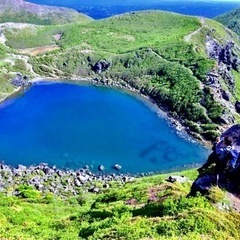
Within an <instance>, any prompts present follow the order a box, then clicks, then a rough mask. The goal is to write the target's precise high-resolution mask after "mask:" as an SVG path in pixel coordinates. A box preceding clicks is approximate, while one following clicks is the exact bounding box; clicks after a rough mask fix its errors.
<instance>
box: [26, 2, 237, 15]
mask: <svg viewBox="0 0 240 240" xmlns="http://www.w3.org/2000/svg"><path fill="white" fill-rule="evenodd" d="M29 1H30V2H33V3H38V4H45V5H51V6H62V7H68V8H73V9H75V10H77V11H79V12H82V13H84V14H87V15H88V16H90V17H92V18H94V19H102V18H106V17H110V16H113V15H116V14H121V13H125V12H129V11H139V10H154V9H158V10H164V11H172V12H177V13H181V14H186V15H194V16H203V17H208V18H213V17H215V16H218V15H220V14H223V13H225V12H227V11H230V10H232V9H235V8H238V7H240V2H236V1H235V2H234V1H233V2H218V1H186V0H182V1H176V0H173V1H169V0H167V1H166V0H161V1H160V0H148V1H146V0H145V1H144V0H134V1H133V0H128V1H121V0H112V1H109V0H106V1H105V0H101V1H97V0H88V1H85V0H62V1H58V0H29Z"/></svg>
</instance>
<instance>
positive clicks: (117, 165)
mask: <svg viewBox="0 0 240 240" xmlns="http://www.w3.org/2000/svg"><path fill="white" fill-rule="evenodd" d="M113 168H114V169H116V170H121V169H122V166H121V165H119V164H115V165H114V166H113Z"/></svg>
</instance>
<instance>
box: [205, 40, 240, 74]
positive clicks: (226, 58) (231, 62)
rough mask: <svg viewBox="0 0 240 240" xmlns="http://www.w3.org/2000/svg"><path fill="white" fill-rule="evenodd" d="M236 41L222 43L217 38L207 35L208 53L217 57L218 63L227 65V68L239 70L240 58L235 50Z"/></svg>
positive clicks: (214, 57) (213, 57)
mask: <svg viewBox="0 0 240 240" xmlns="http://www.w3.org/2000/svg"><path fill="white" fill-rule="evenodd" d="M233 47H234V42H232V41H229V42H226V43H225V45H220V44H219V43H218V42H217V40H215V39H214V38H212V37H210V36H207V39H206V49H207V54H208V56H209V57H210V58H212V59H215V60H217V61H218V63H219V64H220V63H223V64H224V65H226V66H227V70H228V71H230V70H231V69H234V70H238V66H239V63H240V61H239V59H238V56H237V55H236V54H235V53H234V51H233Z"/></svg>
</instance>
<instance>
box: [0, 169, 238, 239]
mask: <svg viewBox="0 0 240 240" xmlns="http://www.w3.org/2000/svg"><path fill="white" fill-rule="evenodd" d="M182 174H184V175H187V176H189V177H190V176H191V177H193V176H196V172H195V171H193V170H192V171H187V172H184V173H182ZM165 178H166V175H159V176H152V177H144V178H138V179H136V180H135V182H133V183H127V184H124V185H123V184H122V183H116V182H113V183H112V187H111V188H110V189H104V188H101V193H99V194H92V193H83V194H82V195H80V196H76V197H74V198H70V199H65V200H63V199H59V198H57V197H55V196H53V195H51V194H41V193H39V192H38V191H36V190H34V189H32V188H30V187H19V188H18V190H19V191H20V195H19V197H11V196H6V195H4V194H1V195H0V224H1V228H0V238H1V239H71V240H74V239H168V240H173V239H199V240H200V239H216V240H224V239H239V238H240V230H239V224H240V214H238V213H235V212H232V211H226V210H219V209H218V208H217V206H216V203H218V205H219V204H220V205H221V203H225V204H226V205H228V201H227V200H226V198H225V193H224V192H222V191H221V190H219V189H215V190H213V191H212V192H211V194H210V195H209V200H207V199H206V198H205V197H195V198H186V195H187V193H188V192H189V188H190V183H184V184H180V183H167V182H165V181H164V179H165ZM213 203H214V204H213Z"/></svg>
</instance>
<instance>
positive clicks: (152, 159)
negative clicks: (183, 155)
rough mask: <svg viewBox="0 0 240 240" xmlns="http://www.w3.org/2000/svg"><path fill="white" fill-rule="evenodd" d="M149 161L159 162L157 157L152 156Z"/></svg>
mask: <svg viewBox="0 0 240 240" xmlns="http://www.w3.org/2000/svg"><path fill="white" fill-rule="evenodd" d="M149 162H151V163H155V164H157V163H158V160H157V158H156V157H151V158H149Z"/></svg>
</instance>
